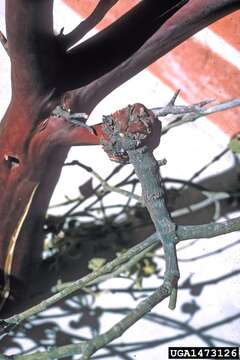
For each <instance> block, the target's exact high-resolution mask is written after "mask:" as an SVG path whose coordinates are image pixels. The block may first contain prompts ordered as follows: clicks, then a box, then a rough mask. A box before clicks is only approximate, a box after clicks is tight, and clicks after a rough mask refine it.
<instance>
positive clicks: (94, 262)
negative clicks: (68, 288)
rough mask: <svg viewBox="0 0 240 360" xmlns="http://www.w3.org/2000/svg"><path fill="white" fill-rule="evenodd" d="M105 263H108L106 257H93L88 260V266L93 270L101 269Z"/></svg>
mask: <svg viewBox="0 0 240 360" xmlns="http://www.w3.org/2000/svg"><path fill="white" fill-rule="evenodd" d="M104 264H106V259H104V258H100V257H99V258H92V259H91V260H90V261H89V262H88V268H89V269H90V270H92V271H96V270H98V269H100V268H101V267H102V266H103V265H104Z"/></svg>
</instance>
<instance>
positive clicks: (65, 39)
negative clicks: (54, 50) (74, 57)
mask: <svg viewBox="0 0 240 360" xmlns="http://www.w3.org/2000/svg"><path fill="white" fill-rule="evenodd" d="M118 1H119V0H100V1H99V2H98V4H97V6H96V8H95V9H94V10H93V12H92V13H91V15H90V16H89V17H88V18H86V19H85V20H84V21H82V22H81V23H80V24H79V25H78V26H77V27H76V28H75V29H74V30H73V31H71V32H70V33H69V34H67V35H63V30H64V29H62V30H61V32H60V34H59V39H60V41H61V42H62V43H63V45H64V48H65V49H68V48H70V47H71V46H73V45H74V44H76V43H77V42H78V41H80V40H81V39H82V38H83V37H84V36H85V35H86V34H87V33H88V32H89V31H90V30H92V29H93V28H94V27H95V26H96V25H97V24H98V23H99V22H100V21H101V20H102V19H103V18H104V16H105V15H106V13H107V12H108V11H109V10H110V9H111V8H112V7H113V6H114V5H115V4H116V3H117V2H118Z"/></svg>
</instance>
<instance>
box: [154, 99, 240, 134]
mask: <svg viewBox="0 0 240 360" xmlns="http://www.w3.org/2000/svg"><path fill="white" fill-rule="evenodd" d="M210 101H211V100H206V101H205V105H206V102H210ZM201 104H203V102H201V103H198V104H196V105H192V106H190V107H188V106H175V105H174V106H171V105H170V106H167V110H165V109H164V108H157V109H159V110H156V114H160V115H158V116H166V115H168V114H175V115H177V118H179V115H182V116H180V118H179V119H178V120H177V121H176V119H175V120H173V121H172V122H170V123H169V124H168V125H166V126H164V127H163V129H162V134H166V133H167V132H168V131H169V130H170V129H173V128H174V127H176V126H179V125H182V124H186V123H189V122H192V121H195V120H197V119H199V118H201V117H203V116H208V115H211V114H214V113H216V112H220V111H225V110H229V109H232V108H234V107H237V106H240V99H233V100H230V101H225V102H223V103H219V104H217V105H215V106H213V107H210V108H207V109H205V108H203V107H202V105H201ZM200 105H201V106H200Z"/></svg>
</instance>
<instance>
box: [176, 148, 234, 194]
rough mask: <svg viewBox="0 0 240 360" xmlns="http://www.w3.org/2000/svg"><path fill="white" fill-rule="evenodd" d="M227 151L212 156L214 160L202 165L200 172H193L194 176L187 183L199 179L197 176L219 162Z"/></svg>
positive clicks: (182, 188) (227, 149)
mask: <svg viewBox="0 0 240 360" xmlns="http://www.w3.org/2000/svg"><path fill="white" fill-rule="evenodd" d="M228 151H230V149H229V148H226V149H224V150H222V151H221V152H220V153H219V154H218V155H216V156H214V158H213V159H212V160H211V161H209V162H208V163H207V164H206V165H204V166H203V167H202V168H201V169H200V170H198V171H197V172H195V174H193V176H192V177H191V178H190V179H189V180H188V181H189V182H192V181H193V180H195V179H196V178H197V177H199V175H201V174H202V173H203V172H204V171H205V170H206V169H208V168H209V167H210V166H211V165H212V164H214V163H215V162H216V161H218V160H220V159H221V158H222V157H223V155H225V154H226V153H227V152H228ZM185 187H186V185H183V186H182V187H181V188H180V189H179V191H183V190H184V189H185Z"/></svg>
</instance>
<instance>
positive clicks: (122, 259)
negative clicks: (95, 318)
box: [0, 235, 159, 333]
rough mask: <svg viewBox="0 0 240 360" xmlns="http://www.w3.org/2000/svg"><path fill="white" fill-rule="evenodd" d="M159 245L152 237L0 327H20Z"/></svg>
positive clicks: (0, 324)
mask: <svg viewBox="0 0 240 360" xmlns="http://www.w3.org/2000/svg"><path fill="white" fill-rule="evenodd" d="M157 243H159V241H158V240H156V238H155V235H153V236H150V237H149V238H147V239H146V240H145V241H143V242H142V243H140V244H138V245H136V246H134V247H133V248H131V249H130V250H128V251H127V252H125V253H124V254H122V255H121V256H119V257H117V258H116V259H114V260H113V261H111V262H109V263H107V264H106V265H104V266H103V267H101V268H100V269H98V270H96V271H94V272H92V273H90V274H88V275H86V276H84V277H83V278H81V279H79V280H77V281H75V282H74V283H73V284H71V285H70V286H69V287H68V288H65V289H64V290H62V291H60V292H59V293H57V294H55V295H53V296H51V297H49V298H48V299H46V300H43V301H42V302H40V303H39V304H38V305H36V306H33V307H31V308H30V309H28V310H26V311H23V312H22V313H20V314H16V315H14V316H12V317H10V318H8V319H6V320H4V321H2V323H1V322H0V327H2V328H3V331H2V332H3V333H5V331H4V330H6V331H7V330H8V329H7V326H8V325H10V327H11V325H18V324H19V323H20V322H22V321H23V320H25V319H27V318H29V317H30V316H33V315H35V314H38V313H39V312H41V311H44V310H46V309H48V308H49V307H50V306H52V305H53V304H55V303H57V302H58V301H60V300H62V299H64V298H65V297H66V296H68V295H70V294H72V293H73V292H75V291H77V290H80V289H82V288H83V287H86V286H87V285H88V284H89V283H90V282H92V281H94V280H95V279H97V278H98V277H100V276H102V275H106V274H110V273H111V272H112V271H114V270H115V269H116V267H118V266H120V265H122V264H124V263H126V262H127V261H128V260H130V259H131V258H132V257H133V256H135V255H137V254H138V253H140V252H142V251H143V250H145V249H146V248H148V247H150V246H153V245H156V244H157Z"/></svg>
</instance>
